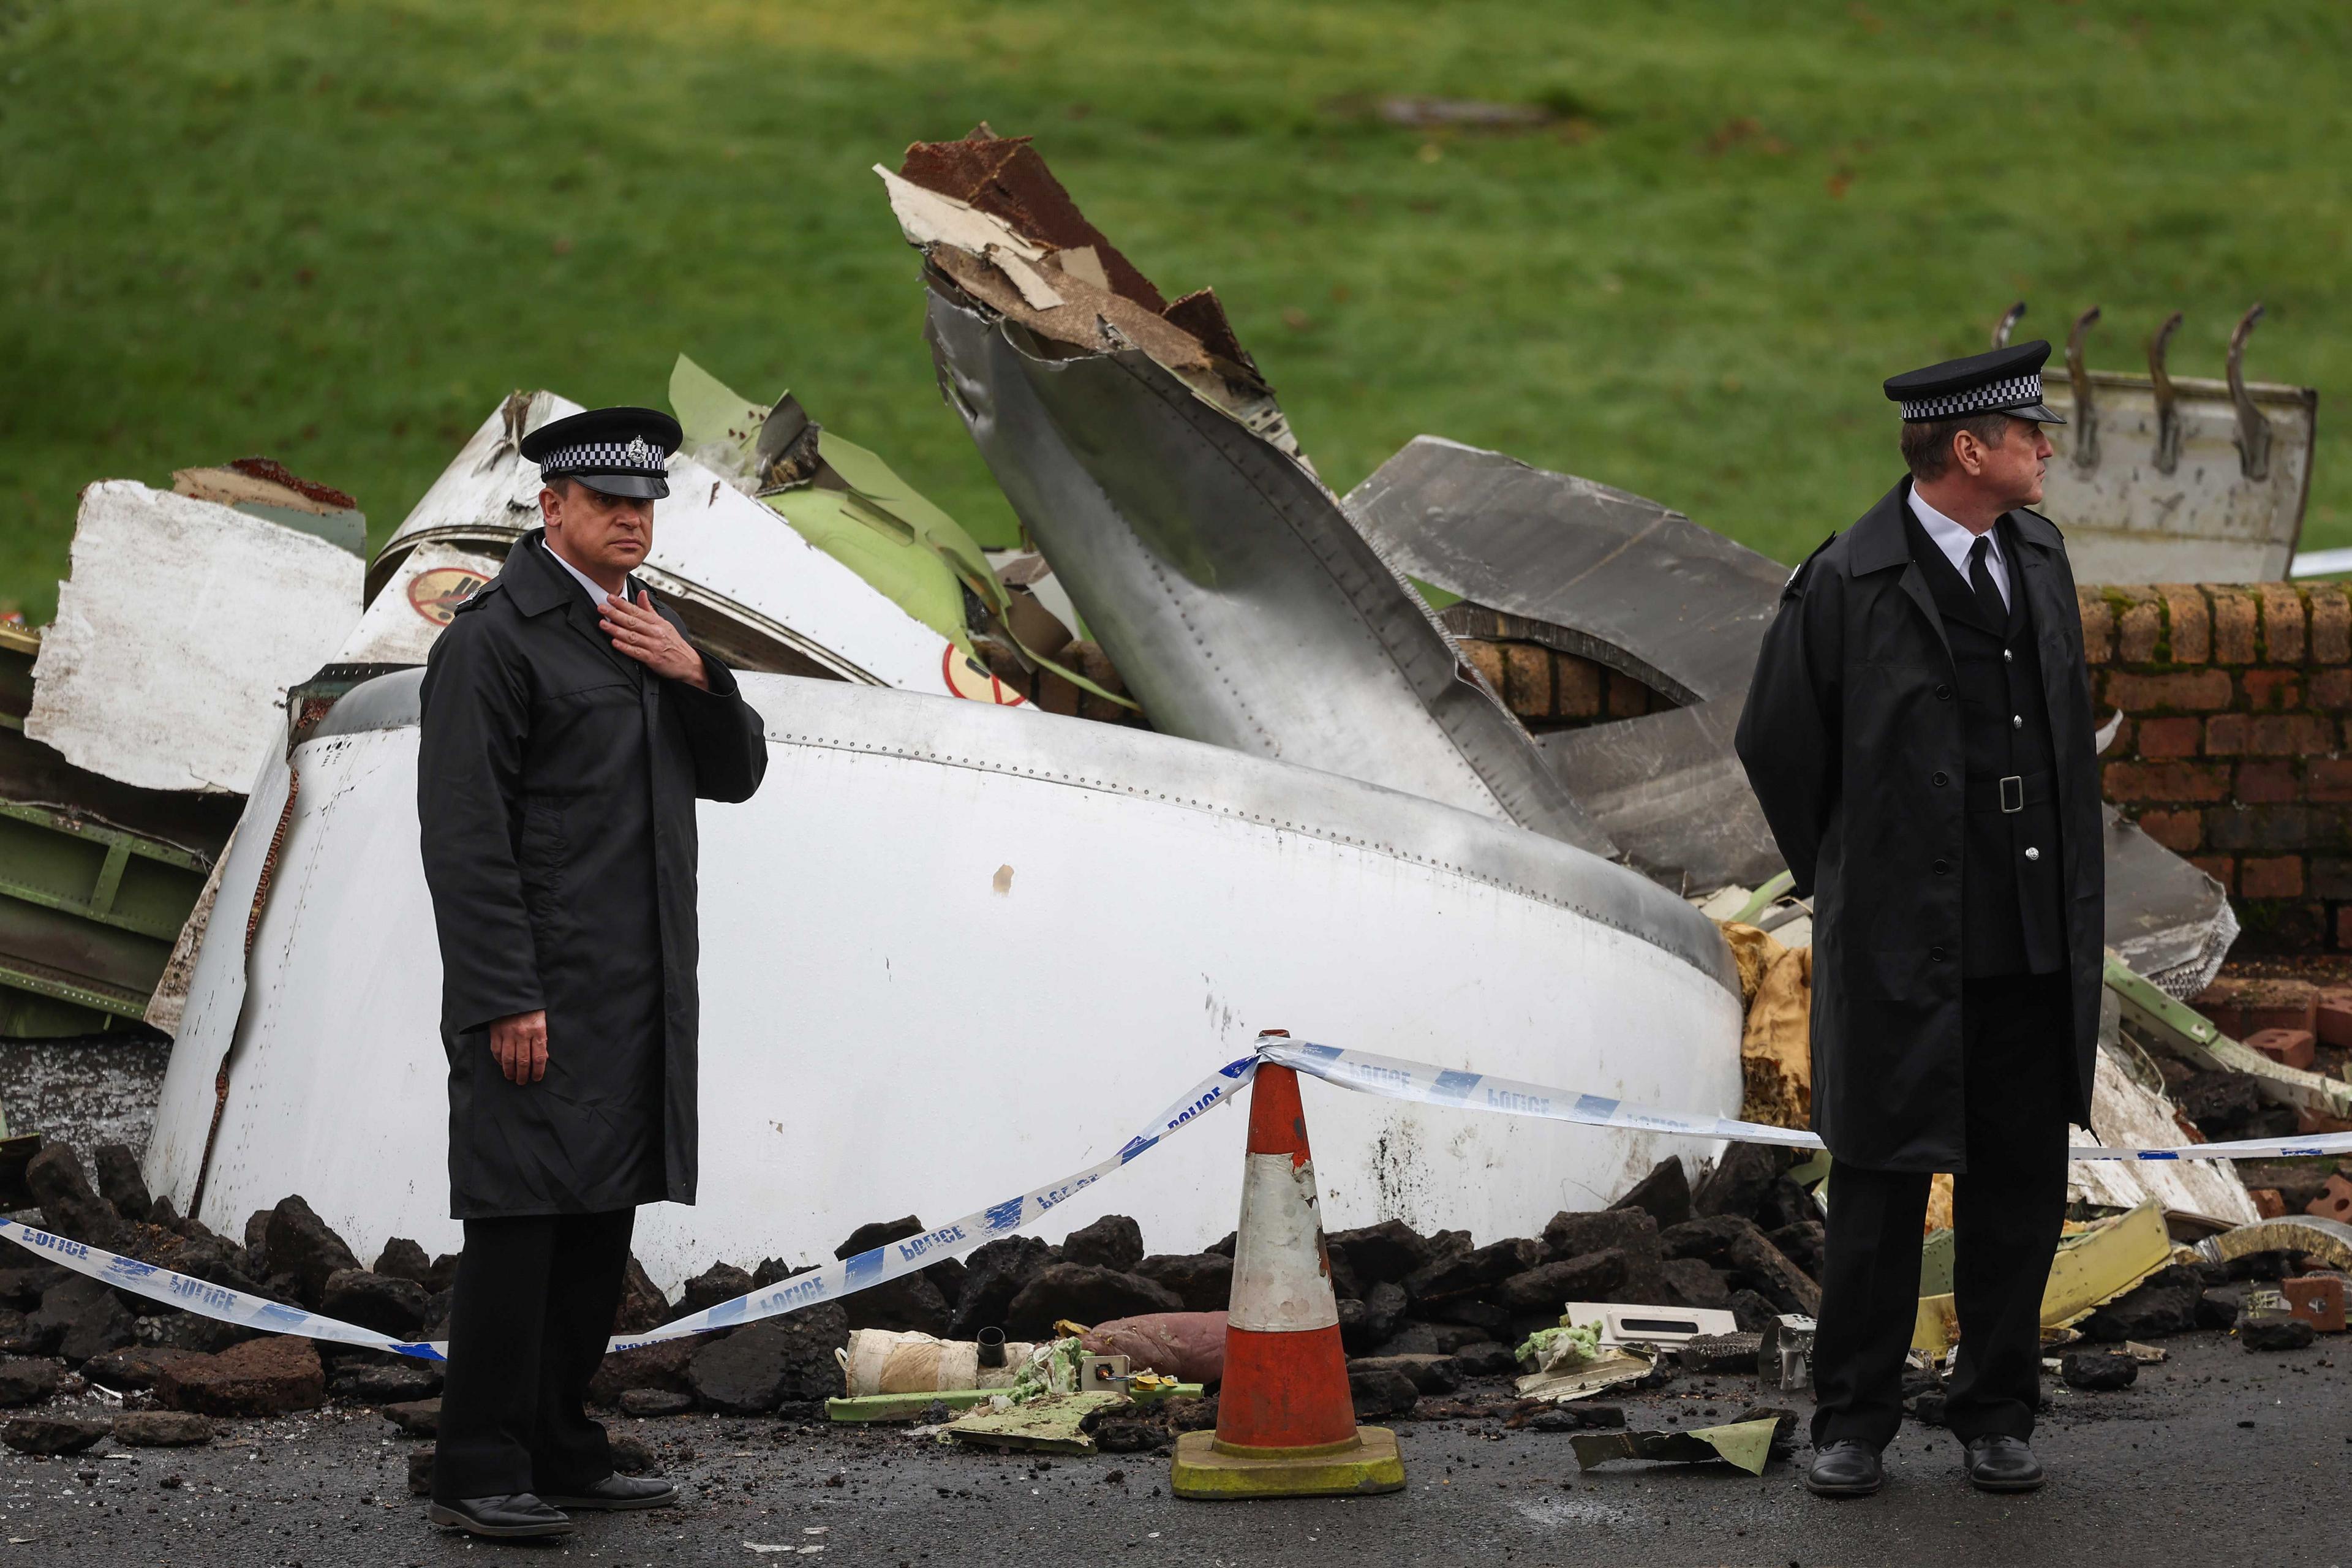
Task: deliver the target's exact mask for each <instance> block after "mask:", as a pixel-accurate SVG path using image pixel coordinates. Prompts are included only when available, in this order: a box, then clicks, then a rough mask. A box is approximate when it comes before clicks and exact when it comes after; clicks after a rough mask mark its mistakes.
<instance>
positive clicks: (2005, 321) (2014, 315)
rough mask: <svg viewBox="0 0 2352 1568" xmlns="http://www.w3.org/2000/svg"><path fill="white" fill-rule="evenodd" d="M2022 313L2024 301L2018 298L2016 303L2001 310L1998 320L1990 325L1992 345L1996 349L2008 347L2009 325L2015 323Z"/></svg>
mask: <svg viewBox="0 0 2352 1568" xmlns="http://www.w3.org/2000/svg"><path fill="white" fill-rule="evenodd" d="M2024 314H2025V301H2024V300H2019V301H2018V302H2017V303H2016V304H2014V305H2011V307H2010V308H2009V309H2008V310H2003V311H2002V312H2001V313H2000V321H1995V322H1994V323H1993V325H1992V346H1993V347H1995V348H1997V349H2005V348H2007V347H2009V331H2010V329H2011V327H2014V326H2016V325H2017V323H2018V321H2019V319H2020V318H2021V317H2022V316H2023V315H2024Z"/></svg>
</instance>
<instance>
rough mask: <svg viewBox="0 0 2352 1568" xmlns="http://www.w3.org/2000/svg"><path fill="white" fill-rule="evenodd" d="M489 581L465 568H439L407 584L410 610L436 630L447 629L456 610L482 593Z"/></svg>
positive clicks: (416, 577)
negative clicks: (431, 624) (443, 627)
mask: <svg viewBox="0 0 2352 1568" xmlns="http://www.w3.org/2000/svg"><path fill="white" fill-rule="evenodd" d="M488 581H489V579H488V577H485V576H483V575H482V574H480V573H479V572H477V571H474V570H473V569H472V568H470V567H466V566H436V567H434V568H433V570H431V571H430V572H419V573H418V574H416V575H415V576H414V577H411V578H410V579H409V580H408V603H409V605H410V607H411V608H413V609H415V612H416V613H417V614H418V615H420V616H424V617H425V619H426V620H428V621H431V622H432V623H433V624H434V625H435V626H447V625H448V624H449V619H450V617H451V616H455V615H456V614H457V606H458V605H462V604H464V603H465V602H466V601H467V600H468V599H470V598H472V597H473V596H474V595H477V594H478V593H480V592H481V591H482V584H485V583H488Z"/></svg>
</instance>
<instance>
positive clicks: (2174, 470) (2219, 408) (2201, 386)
mask: <svg viewBox="0 0 2352 1568" xmlns="http://www.w3.org/2000/svg"><path fill="white" fill-rule="evenodd" d="M2018 313H2019V314H2021V313H2022V311H2021V310H2020V311H2019V312H2018ZM2262 316H2263V308H2262V307H2261V306H2260V305H2256V306H2255V307H2254V308H2253V309H2252V310H2249V311H2247V312H2246V314H2245V315H2244V316H2243V317H2242V318H2241V319H2240V320H2239V322H2238V326H2237V331H2235V332H2233V333H2232V334H2231V339H2230V353H2229V358H2228V361H2227V363H2226V366H2225V374H2224V375H2223V377H2222V379H2221V380H2210V379H2207V378H2203V377H2196V376H2185V375H2181V376H2177V375H2173V374H2170V372H2169V370H2168V367H2167V363H2166V350H2167V347H2168V344H2169V343H2170V342H2171V338H2172V334H2173V332H2174V331H2175V330H2177V329H2178V328H2179V325H2180V321H2181V316H2180V312H2179V311H2178V310H2176V311H2174V312H2173V313H2172V315H2171V316H2170V317H2168V319H2166V320H2165V321H2163V322H2162V323H2160V324H2158V325H2157V326H2156V330H2155V332H2154V335H2153V336H2152V337H2150V338H2149V340H2148V342H2147V362H2148V369H2147V373H2146V374H2139V373H2137V372H2117V371H2104V370H2092V369H2090V368H2088V366H2087V365H2086V364H2085V363H2084V355H2085V353H2086V352H2087V349H2088V343H2089V339H2090V335H2091V332H2092V331H2093V329H2094V327H2095V325H2096V324H2097V322H2098V320H2099V312H2098V311H2097V310H2086V311H2084V313H2083V314H2082V315H2081V316H2078V317H2077V318H2075V321H2074V330H2073V331H2072V332H2071V333H2069V335H2068V338H2067V343H2066V373H2065V375H2064V376H2063V379H2062V378H2061V377H2060V376H2058V375H2055V374H2045V375H2044V377H2043V381H2042V401H2044V402H2045V403H2047V404H2049V405H2050V407H2051V409H2052V410H2053V412H2055V413H2057V414H2059V415H2062V416H2064V418H2065V420H2066V423H2065V424H2063V425H2052V426H2044V429H2045V431H2046V433H2047V434H2048V435H2049V437H2050V444H2051V445H2052V446H2053V447H2055V448H2056V450H2055V451H2054V452H2053V454H2052V456H2051V458H2050V465H2049V471H2048V472H2047V473H2046V474H2044V475H2043V476H2042V505H2041V506H2040V508H2038V509H2037V510H2041V511H2043V512H2046V513H2048V514H2049V516H2050V517H2051V519H2052V520H2053V521H2055V522H2056V523H2057V524H2058V526H2059V527H2061V528H2063V529H2064V530H2065V531H2066V556H2067V559H2068V561H2069V562H2070V563H2072V564H2073V566H2074V578H2075V581H2077V582H2081V583H2263V582H2276V581H2277V580H2279V579H2280V578H2282V577H2284V576H2285V575H2286V574H2287V567H2288V563H2289V562H2290V561H2291V560H2292V559H2293V557H2294V547H2295V544H2296V542H2297V541H2299V540H2300V539H2301V537H2302V534H2303V515H2304V509H2305V505H2306V504H2307V502H2308V500H2309V499H2310V494H2311V463H2312V449H2313V442H2314V438H2315V433H2316V427H2317V422H2318V412H2319V394H2318V393H2317V392H2316V391H2315V389H2313V388H2311V387H2308V386H2285V385H2279V384H2273V383H2269V382H2250V381H2247V380H2246V379H2245V370H2244V362H2245V352H2246V345H2247V342H2248V340H2249V339H2250V338H2251V336H2252V332H2253V329H2254V324H2255V323H2256V322H2257V321H2260V320H2261V319H2262ZM2015 320H2016V315H2015V314H2012V315H2011V317H2009V318H2008V321H2009V322H2011V323H2013V322H2014V321H2015ZM1995 335H1996V339H1999V338H2000V337H2002V336H2005V335H2006V333H2005V331H1998V330H1997V331H1996V334H1995Z"/></svg>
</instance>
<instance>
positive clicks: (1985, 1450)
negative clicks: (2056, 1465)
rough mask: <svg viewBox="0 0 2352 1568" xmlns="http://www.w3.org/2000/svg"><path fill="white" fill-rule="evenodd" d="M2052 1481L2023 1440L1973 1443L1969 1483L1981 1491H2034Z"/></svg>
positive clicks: (1991, 1439) (1992, 1439) (1977, 1440)
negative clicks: (2047, 1481)
mask: <svg viewBox="0 0 2352 1568" xmlns="http://www.w3.org/2000/svg"><path fill="white" fill-rule="evenodd" d="M2048 1479H2050V1478H2049V1476H2048V1475H2047V1474H2045V1473H2044V1472H2043V1470H2042V1461H2041V1460H2039V1459H2037V1458H2034V1457H2033V1450H2032V1448H2030V1447H2026V1445H2025V1442H2024V1440H2023V1439H2022V1438H2019V1437H1978V1438H1974V1439H1972V1440H1971V1441H1970V1442H1969V1485H1970V1486H1972V1487H1974V1488H1976V1489H1978V1490H1979V1491H1987V1492H2030V1491H2032V1489H2034V1488H2036V1487H2038V1486H2040V1485H2041V1484H2042V1482H2043V1481H2046V1480H2048Z"/></svg>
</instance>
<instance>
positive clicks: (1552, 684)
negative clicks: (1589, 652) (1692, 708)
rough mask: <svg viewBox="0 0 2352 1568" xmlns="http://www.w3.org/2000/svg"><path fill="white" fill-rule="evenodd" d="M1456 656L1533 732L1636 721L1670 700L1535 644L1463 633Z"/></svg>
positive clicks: (1583, 660) (1586, 662) (1603, 668)
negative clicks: (1459, 652)
mask: <svg viewBox="0 0 2352 1568" xmlns="http://www.w3.org/2000/svg"><path fill="white" fill-rule="evenodd" d="M1459 641H1460V642H1461V645H1462V657H1463V658H1466V659H1468V660H1469V661H1470V662H1471V663H1472V664H1475V665H1476V666H1477V667H1478V673H1479V674H1481V675H1483V676H1485V677H1486V683H1487V684H1488V685H1489V686H1492V687H1493V688H1494V689H1496V691H1497V692H1499V693H1501V694H1502V698H1503V700H1504V701H1505V702H1506V703H1507V704H1508V705H1509V707H1510V710H1511V711H1512V712H1514V713H1516V714H1517V715H1518V716H1519V718H1520V719H1521V721H1524V722H1525V723H1526V724H1527V726H1528V729H1530V730H1533V731H1535V732H1536V733H1538V735H1540V734H1543V733H1545V732H1546V731H1551V730H1574V729H1579V728H1580V727H1582V726H1584V725H1586V724H1599V723H1602V722H1604V721H1609V720H1612V719H1638V718H1640V717H1641V716H1642V715H1643V714H1644V713H1654V712H1657V711H1659V710H1663V709H1667V708H1671V707H1673V706H1674V703H1673V702H1672V701H1671V700H1668V699H1667V698H1664V697H1662V696H1660V695H1659V694H1658V693H1657V692H1654V691H1653V690H1651V689H1649V688H1648V687H1646V686H1644V685H1643V684H1642V683H1641V682H1640V681H1638V680H1636V679H1633V677H1632V676H1630V675H1626V674H1624V673H1622V671H1619V670H1614V669H1611V668H1608V667H1607V666H1605V665H1601V664H1596V663H1595V662H1593V661H1592V660H1591V659H1589V658H1581V657H1580V656H1579V655H1576V654H1572V653H1567V652H1564V651H1562V650H1561V649H1559V648H1556V647H1546V646H1545V645H1543V644H1542V643H1537V642H1514V641H1507V640H1502V639H1496V638H1487V637H1463V638H1460V639H1459Z"/></svg>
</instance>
